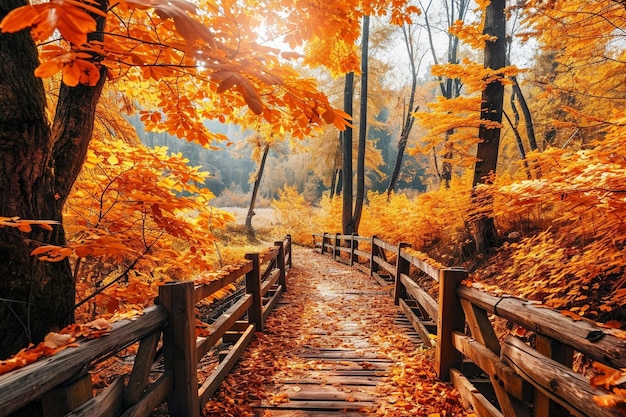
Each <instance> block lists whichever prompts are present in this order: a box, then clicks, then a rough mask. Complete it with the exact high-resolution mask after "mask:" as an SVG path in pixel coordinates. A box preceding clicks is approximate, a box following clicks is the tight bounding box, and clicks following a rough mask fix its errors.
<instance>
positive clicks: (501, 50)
mask: <svg viewBox="0 0 626 417" xmlns="http://www.w3.org/2000/svg"><path fill="white" fill-rule="evenodd" d="M505 7H506V2H505V1H504V0H492V1H491V2H490V3H489V5H488V6H487V8H486V9H485V26H484V31H483V33H484V34H485V35H487V36H489V39H488V40H487V41H486V43H485V52H484V66H485V68H489V69H491V70H492V71H495V72H496V74H497V71H498V70H500V69H501V68H504V67H505V65H506V38H505V35H506V15H505V11H504V8H505ZM503 103H504V85H503V83H502V80H501V76H500V75H496V76H495V77H493V78H492V79H491V80H490V81H489V82H488V83H487V85H486V87H485V89H484V90H483V94H482V103H481V107H480V119H481V121H486V122H487V123H482V124H481V125H480V128H479V130H478V137H479V138H480V142H479V143H478V147H477V150H476V158H477V161H476V165H475V168H474V180H473V185H474V186H477V185H479V184H483V183H490V182H491V181H492V178H491V177H492V176H493V175H495V174H496V166H497V163H498V149H499V146H500V124H501V123H502V106H503ZM481 204H491V201H489V199H487V200H486V201H483V202H481ZM475 227H476V236H475V238H476V248H477V250H478V251H479V252H482V251H484V250H485V249H487V248H490V247H494V246H495V245H496V239H497V232H496V228H495V224H494V220H493V217H489V216H486V217H482V218H480V219H478V220H477V221H476V223H475Z"/></svg>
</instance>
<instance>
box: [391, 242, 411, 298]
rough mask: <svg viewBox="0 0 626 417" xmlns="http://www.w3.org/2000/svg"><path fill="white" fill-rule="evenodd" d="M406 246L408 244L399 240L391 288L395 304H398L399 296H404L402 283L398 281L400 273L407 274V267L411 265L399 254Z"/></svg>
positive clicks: (404, 291)
mask: <svg viewBox="0 0 626 417" xmlns="http://www.w3.org/2000/svg"><path fill="white" fill-rule="evenodd" d="M407 246H409V245H408V244H406V243H404V242H400V243H399V244H398V253H397V255H396V280H395V283H394V284H395V285H394V289H393V302H394V303H395V304H396V305H400V299H401V298H402V299H404V298H406V290H405V288H404V285H402V282H401V281H400V276H401V275H402V274H404V275H409V268H410V267H411V263H410V262H409V261H408V260H406V259H404V258H403V257H402V256H401V252H402V249H404V248H406V247H407Z"/></svg>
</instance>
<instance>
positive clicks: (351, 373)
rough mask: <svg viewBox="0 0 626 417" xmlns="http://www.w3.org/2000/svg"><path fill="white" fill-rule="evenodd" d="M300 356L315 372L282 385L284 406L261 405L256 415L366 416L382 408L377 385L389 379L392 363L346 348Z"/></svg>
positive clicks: (305, 351) (279, 388)
mask: <svg viewBox="0 0 626 417" xmlns="http://www.w3.org/2000/svg"><path fill="white" fill-rule="evenodd" d="M357 338H358V337H357ZM299 356H300V357H301V358H303V359H306V360H308V361H311V362H312V363H313V364H314V366H313V367H312V368H313V369H311V370H309V371H308V372H306V373H305V374H303V375H299V376H297V377H285V378H282V379H281V380H280V381H278V382H277V384H276V386H275V390H276V394H277V395H278V396H279V398H284V402H280V403H274V404H270V403H269V402H261V403H259V404H257V406H256V407H255V415H257V416H263V415H271V416H276V417H284V416H294V417H296V416H320V417H324V416H339V415H341V416H362V415H365V412H363V411H364V410H365V409H371V408H376V407H377V406H378V400H379V399H378V397H377V396H376V385H378V383H380V382H381V381H382V379H383V378H384V377H385V376H386V375H387V369H388V367H389V366H390V365H391V361H389V359H387V358H383V357H380V356H378V355H376V354H375V353H373V352H371V351H368V350H364V349H342V348H328V349H324V348H321V349H319V348H312V349H303V350H302V351H301V352H300V353H299ZM275 398H276V397H275Z"/></svg>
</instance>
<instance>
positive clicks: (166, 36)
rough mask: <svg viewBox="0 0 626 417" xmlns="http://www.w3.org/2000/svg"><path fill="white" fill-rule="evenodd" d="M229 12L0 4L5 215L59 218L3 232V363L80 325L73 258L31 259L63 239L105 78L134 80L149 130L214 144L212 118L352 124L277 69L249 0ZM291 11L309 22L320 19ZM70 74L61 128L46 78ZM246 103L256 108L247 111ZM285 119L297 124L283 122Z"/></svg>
mask: <svg viewBox="0 0 626 417" xmlns="http://www.w3.org/2000/svg"><path fill="white" fill-rule="evenodd" d="M200 5H202V6H203V7H205V12H199V9H198V7H199V6H200ZM220 5H221V6H220V7H215V4H214V3H212V2H211V4H210V5H207V4H206V3H204V2H202V1H198V2H195V3H194V4H192V3H187V2H185V1H177V2H165V1H164V2H160V1H153V2H149V4H146V3H145V2H139V1H133V0H128V1H125V2H121V3H116V4H114V5H113V6H111V7H109V4H108V2H107V1H102V2H100V3H97V2H87V1H85V2H37V3H36V4H33V5H30V4H28V2H27V1H26V0H7V1H2V2H0V19H2V21H1V22H0V30H1V31H2V33H1V34H0V145H1V146H0V176H1V178H2V180H1V181H0V203H1V204H0V216H2V217H5V218H14V217H19V218H22V219H45V220H52V221H56V222H58V223H60V224H58V225H53V226H52V230H48V229H49V227H47V228H45V229H44V228H38V227H34V228H33V229H32V231H30V232H28V233H22V232H20V231H18V229H17V228H7V227H5V228H2V229H0V253H1V254H2V255H3V260H4V262H3V263H2V266H1V267H0V277H1V278H0V294H2V299H1V300H0V357H4V356H7V355H8V354H10V353H12V352H15V351H16V350H18V349H19V348H20V347H22V346H24V345H25V344H27V343H28V342H31V341H39V340H41V339H42V338H43V336H44V335H45V333H46V332H47V331H49V330H50V329H51V328H53V327H63V326H64V325H65V324H67V323H69V322H71V321H72V319H73V307H74V293H75V291H74V286H75V283H74V282H73V279H72V273H71V269H70V264H69V262H68V261H67V259H64V260H61V261H60V262H55V263H49V262H41V261H39V260H37V259H34V258H33V257H32V256H31V255H30V254H31V252H32V250H33V249H36V248H37V247H39V246H42V245H48V244H53V245H61V246H62V245H64V244H65V236H64V229H63V226H62V210H63V207H64V204H65V202H66V199H67V197H68V195H69V191H70V189H71V188H72V186H73V184H74V181H75V180H76V177H77V175H78V173H79V171H80V170H81V167H82V165H83V162H84V159H85V154H86V152H87V147H88V145H89V143H90V140H91V136H92V130H93V125H94V120H95V116H96V107H97V106H96V105H97V103H98V99H99V97H100V94H101V91H102V88H103V86H104V84H105V82H106V81H107V80H110V81H111V82H119V83H120V84H121V85H123V86H124V88H123V94H125V95H126V97H127V98H128V101H131V100H136V101H138V102H140V103H143V104H145V105H146V106H147V108H149V110H145V111H143V112H142V116H141V119H142V121H143V122H144V123H145V124H146V126H147V127H148V128H149V129H153V130H166V131H168V132H170V133H172V134H175V135H176V136H178V137H185V138H186V139H188V140H190V141H195V142H197V143H200V144H202V145H203V146H209V144H210V143H211V142H212V141H214V140H220V139H224V136H223V135H219V134H213V133H212V132H210V131H208V130H207V128H206V126H205V125H204V121H205V120H206V119H207V118H214V119H218V120H220V121H225V120H226V119H237V116H238V115H239V114H241V113H245V114H252V113H253V114H255V115H257V116H256V117H261V118H263V119H265V120H266V121H267V122H268V123H269V124H270V125H271V127H272V130H274V131H276V132H285V131H287V132H290V134H291V135H292V137H296V138H302V137H304V136H305V135H308V134H310V132H311V131H312V129H313V128H314V127H315V126H318V125H321V124H324V123H331V124H335V125H336V126H337V127H338V128H340V129H342V128H343V127H344V126H345V124H346V121H345V119H344V114H343V112H341V111H338V110H335V109H333V107H332V106H331V105H330V103H329V102H328V100H327V98H326V97H325V96H324V95H323V94H321V93H320V92H319V91H317V89H316V87H315V85H314V84H313V83H311V81H310V80H301V79H300V76H299V74H298V73H297V72H296V71H294V70H293V69H292V67H291V66H290V65H289V64H284V63H281V62H279V60H278V56H277V55H278V54H280V53H281V52H280V51H276V50H273V49H272V48H267V47H263V46H260V45H258V43H257V42H256V40H255V39H254V37H251V36H249V34H250V33H255V30H254V27H251V26H247V25H254V24H256V25H258V24H259V22H258V21H254V20H251V19H239V18H236V17H241V16H245V15H246V10H245V8H244V6H243V5H242V4H238V3H233V2H222V3H220ZM273 6H276V7H278V6H277V5H276V4H273ZM281 7H282V6H281ZM293 12H294V16H291V18H296V17H297V20H298V21H305V22H308V23H311V21H312V20H314V19H313V18H312V17H310V16H307V15H305V14H300V11H299V10H294V11H293ZM338 13H340V14H338V16H337V17H338V18H339V19H340V21H342V22H344V23H345V25H346V26H345V27H346V28H349V29H353V26H357V28H356V30H357V31H358V22H357V24H354V23H352V24H351V23H350V22H351V21H350V16H349V15H347V14H346V13H345V11H338ZM107 15H108V16H111V17H112V18H111V19H107V18H106V17H107ZM224 15H227V16H231V17H233V18H232V19H231V18H227V19H225V18H224ZM295 15H298V16H295ZM255 22H256V23H255ZM338 26H342V25H338ZM28 29H30V32H29V31H28ZM215 33H219V34H220V35H219V37H217V36H216V35H215ZM301 35H302V34H301ZM308 36H311V34H309V35H308ZM50 37H52V41H51V40H50V39H49V38H50ZM306 38H307V37H306V36H304V37H302V36H300V42H302V40H305V39H306ZM38 43H39V49H38ZM39 51H42V53H41V55H39ZM39 58H41V59H42V61H39ZM59 73H60V75H61V77H60V78H61V83H60V85H58V87H57V88H58V90H57V91H56V92H54V93H53V94H51V95H50V96H51V97H55V98H56V106H55V111H54V114H53V116H52V119H51V121H50V120H49V119H48V114H47V110H48V108H47V103H46V92H45V90H44V83H43V82H42V79H41V78H40V77H50V76H52V75H55V74H59ZM50 85H51V88H53V87H54V86H55V84H54V83H53V82H51V84H50ZM146 85H150V86H151V87H154V88H146ZM120 94H121V93H120ZM246 106H247V109H249V110H250V111H249V112H239V111H235V110H236V109H242V108H245V107H246ZM285 112H286V113H288V114H289V115H290V117H280V115H281V114H283V113H285ZM23 229H24V228H23Z"/></svg>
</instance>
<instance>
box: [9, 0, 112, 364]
mask: <svg viewBox="0 0 626 417" xmlns="http://www.w3.org/2000/svg"><path fill="white" fill-rule="evenodd" d="M26 4H27V2H26V1H25V0H5V1H2V2H0V19H2V18H3V17H4V16H6V14H7V13H8V12H9V11H10V10H12V9H13V8H15V7H19V6H22V5H26ZM102 7H103V9H104V8H106V7H107V3H106V2H103V5H102ZM103 24H104V19H102V18H99V19H98V26H99V28H100V29H101V28H102V27H103ZM98 32H99V33H100V34H101V33H102V31H101V30H100V31H98ZM38 64H39V62H38V55H37V49H36V46H35V43H34V42H33V40H32V38H31V36H30V34H29V32H28V31H21V32H19V33H16V34H0V216H4V217H20V218H22V219H39V220H55V221H58V222H59V223H61V224H60V225H55V226H53V230H52V231H51V232H49V231H46V230H44V229H42V228H39V227H37V226H35V227H34V228H33V230H32V231H31V232H30V233H22V232H19V231H18V230H16V229H14V228H9V227H7V228H0V257H2V259H3V262H2V263H0V358H3V357H6V356H9V355H10V354H12V353H15V352H16V351H17V350H19V349H20V348H22V347H24V346H25V345H27V344H28V343H30V342H39V341H41V340H42V339H43V337H44V336H45V334H46V333H47V332H49V331H50V330H51V329H54V328H62V327H64V326H66V325H67V324H70V323H71V322H72V321H73V319H74V292H75V291H74V290H75V283H74V281H73V278H72V273H71V268H70V264H69V261H68V260H64V261H61V262H54V263H50V262H41V261H38V260H37V259H36V258H34V257H33V256H31V255H30V253H31V251H32V250H33V249H35V248H37V247H38V246H40V245H43V244H53V245H64V244H65V234H64V231H63V226H62V209H63V204H64V202H65V200H66V198H67V195H68V194H69V191H70V189H71V187H72V185H73V183H74V181H75V179H76V176H77V175H78V172H79V171H80V168H81V167H82V164H83V161H84V158H85V154H86V151H87V147H88V144H89V141H90V139H91V134H92V129H93V122H94V117H95V107H96V104H97V102H98V99H99V97H100V93H101V90H102V86H103V84H104V81H105V77H104V69H103V70H102V71H101V77H100V81H99V83H98V85H97V86H95V87H87V86H79V87H73V88H72V87H67V86H65V85H63V86H62V87H61V91H60V93H59V99H58V102H57V107H56V111H55V118H54V123H53V125H52V127H51V126H50V124H49V122H48V118H47V115H46V100H45V92H44V88H43V83H42V81H41V79H38V78H36V77H35V76H34V70H35V68H36V67H37V65H38Z"/></svg>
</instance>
